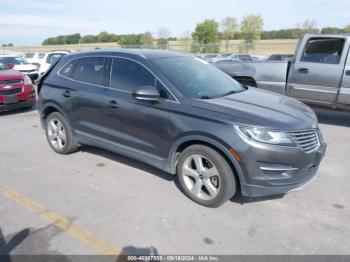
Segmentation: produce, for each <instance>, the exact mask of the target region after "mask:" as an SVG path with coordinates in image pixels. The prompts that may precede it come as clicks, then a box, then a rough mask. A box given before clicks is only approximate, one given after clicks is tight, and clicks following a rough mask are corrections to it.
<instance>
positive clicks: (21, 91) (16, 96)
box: [0, 62, 36, 112]
mask: <svg viewBox="0 0 350 262" xmlns="http://www.w3.org/2000/svg"><path fill="white" fill-rule="evenodd" d="M35 101H36V98H35V89H34V87H33V85H32V81H31V80H30V79H29V77H28V76H27V75H24V74H22V73H21V72H19V71H17V70H14V69H11V68H10V67H9V66H8V65H7V64H4V63H2V62H0V111H1V112H2V111H9V110H14V109H19V108H30V107H32V106H33V105H34V104H35Z"/></svg>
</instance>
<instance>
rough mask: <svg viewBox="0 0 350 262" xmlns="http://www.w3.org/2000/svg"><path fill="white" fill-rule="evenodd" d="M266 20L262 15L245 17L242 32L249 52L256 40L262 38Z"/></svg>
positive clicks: (245, 46) (245, 47) (246, 49)
mask: <svg viewBox="0 0 350 262" xmlns="http://www.w3.org/2000/svg"><path fill="white" fill-rule="evenodd" d="M263 25H264V20H263V18H262V17H261V16H260V15H249V16H246V17H244V18H243V21H242V23H241V34H242V37H243V39H244V46H243V48H244V49H245V51H247V52H249V50H250V49H253V48H254V42H255V41H256V40H260V39H261V33H262V30H263Z"/></svg>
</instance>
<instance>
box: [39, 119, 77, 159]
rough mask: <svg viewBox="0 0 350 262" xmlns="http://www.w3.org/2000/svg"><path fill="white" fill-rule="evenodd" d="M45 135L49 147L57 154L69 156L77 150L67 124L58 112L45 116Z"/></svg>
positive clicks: (70, 129) (74, 139)
mask: <svg viewBox="0 0 350 262" xmlns="http://www.w3.org/2000/svg"><path fill="white" fill-rule="evenodd" d="M45 133H46V138H47V141H48V142H49V145H50V146H51V148H52V149H53V150H54V151H55V152H56V153H58V154H62V155H66V154H70V153H73V152H75V151H77V149H78V148H79V145H78V143H77V142H76V138H75V137H74V134H73V131H72V128H71V126H70V124H69V122H68V121H67V120H66V119H65V118H64V116H62V115H61V114H60V113H59V112H53V113H51V114H49V115H48V116H47V118H46V121H45Z"/></svg>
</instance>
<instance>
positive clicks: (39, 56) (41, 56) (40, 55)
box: [38, 53, 46, 59]
mask: <svg viewBox="0 0 350 262" xmlns="http://www.w3.org/2000/svg"><path fill="white" fill-rule="evenodd" d="M45 55H46V54H45V53H39V54H38V58H39V59H43V58H44V57H45Z"/></svg>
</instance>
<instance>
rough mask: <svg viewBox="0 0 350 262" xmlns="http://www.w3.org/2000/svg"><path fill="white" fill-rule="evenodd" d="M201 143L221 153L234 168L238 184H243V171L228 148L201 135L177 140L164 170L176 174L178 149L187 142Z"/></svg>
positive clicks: (213, 139)
mask: <svg viewBox="0 0 350 262" xmlns="http://www.w3.org/2000/svg"><path fill="white" fill-rule="evenodd" d="M194 141H195V142H199V143H200V142H202V143H204V144H208V145H210V146H212V147H213V148H216V149H217V150H219V151H220V152H221V153H223V154H224V155H225V156H226V157H227V158H228V159H229V161H230V162H231V163H230V164H232V166H233V167H234V168H235V171H236V173H237V175H238V178H239V182H240V183H241V184H243V183H244V175H243V171H242V169H241V166H240V163H239V162H238V160H237V159H235V158H234V157H233V155H232V154H231V153H230V151H229V148H230V147H229V146H227V145H224V144H223V143H222V142H220V141H218V140H216V139H215V138H210V137H207V136H203V135H187V136H184V137H181V138H179V139H178V140H177V141H176V142H175V143H174V144H173V145H172V147H171V149H170V152H169V157H168V163H167V167H166V169H168V170H169V172H170V173H171V174H176V163H177V155H176V152H177V150H178V148H179V147H180V146H181V145H183V144H185V143H188V142H194Z"/></svg>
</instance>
